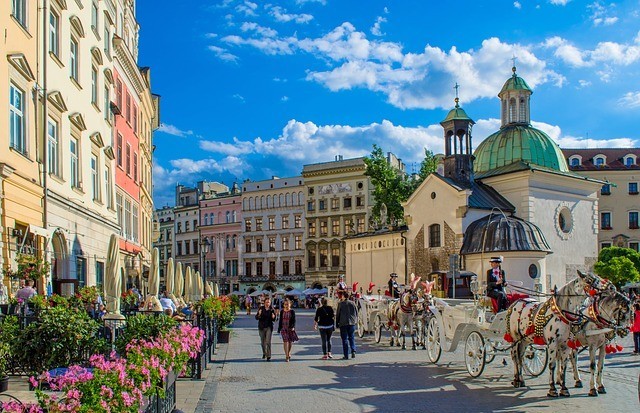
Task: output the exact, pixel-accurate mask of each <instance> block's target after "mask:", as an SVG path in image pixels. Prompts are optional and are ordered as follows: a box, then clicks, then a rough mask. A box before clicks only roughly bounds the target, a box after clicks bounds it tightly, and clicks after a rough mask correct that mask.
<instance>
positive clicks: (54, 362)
mask: <svg viewBox="0 0 640 413" xmlns="http://www.w3.org/2000/svg"><path fill="white" fill-rule="evenodd" d="M99 328H100V325H99V324H98V323H97V322H96V321H95V320H92V319H91V318H90V317H89V315H88V314H87V313H86V312H85V311H84V310H80V309H77V308H73V307H65V306H63V305H58V306H55V307H47V308H44V309H43V310H41V311H40V314H39V318H38V320H37V321H36V322H33V323H31V324H29V325H27V326H26V327H25V328H24V329H22V330H19V331H18V332H17V333H16V337H15V340H13V343H12V349H11V351H12V354H14V357H15V358H16V361H17V362H18V363H19V364H20V365H22V366H24V367H26V368H27V369H28V370H29V371H32V372H41V371H45V370H50V369H52V368H55V367H66V366H69V365H71V364H74V363H82V362H83V361H85V360H86V357H87V355H90V354H96V353H103V352H105V351H107V350H108V345H107V343H106V342H105V340H103V339H100V338H97V333H98V329H99Z"/></svg>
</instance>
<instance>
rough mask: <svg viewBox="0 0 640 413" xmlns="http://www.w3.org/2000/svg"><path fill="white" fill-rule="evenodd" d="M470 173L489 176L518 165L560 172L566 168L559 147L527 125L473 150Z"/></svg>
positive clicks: (503, 132) (506, 130)
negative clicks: (501, 169)
mask: <svg viewBox="0 0 640 413" xmlns="http://www.w3.org/2000/svg"><path fill="white" fill-rule="evenodd" d="M474 156H475V158H476V159H475V162H474V165H473V170H474V172H475V173H476V174H481V173H485V172H489V171H491V170H492V169H496V168H501V167H503V166H507V165H510V164H512V163H515V162H518V161H522V162H526V163H531V164H534V165H539V166H542V167H546V168H549V169H552V170H556V171H560V172H568V171H569V166H568V165H567V161H566V159H565V157H564V155H563V154H562V151H561V150H560V147H558V145H557V144H556V143H555V142H554V141H553V140H551V138H550V137H549V136H548V135H547V134H546V133H544V132H542V131H541V130H538V129H536V128H534V127H532V126H528V125H512V126H506V127H503V128H501V129H500V130H499V131H498V132H496V133H494V134H492V135H490V136H489V137H488V138H487V139H485V140H484V141H483V142H482V143H481V144H480V145H479V146H478V148H477V149H476V151H475V153H474Z"/></svg>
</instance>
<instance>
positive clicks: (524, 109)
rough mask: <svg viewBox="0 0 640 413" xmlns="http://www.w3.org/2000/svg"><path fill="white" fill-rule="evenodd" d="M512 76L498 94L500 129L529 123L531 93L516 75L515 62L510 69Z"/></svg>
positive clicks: (527, 86)
mask: <svg viewBox="0 0 640 413" xmlns="http://www.w3.org/2000/svg"><path fill="white" fill-rule="evenodd" d="M511 71H512V72H513V75H512V76H511V78H509V79H508V80H507V81H506V82H505V84H504V86H502V90H500V93H498V97H499V98H500V104H501V105H502V106H501V111H500V113H501V115H500V118H501V120H502V122H501V126H500V127H502V128H504V127H508V126H513V125H529V124H530V123H531V111H530V108H531V106H530V100H531V94H533V91H532V90H531V88H530V87H529V85H527V82H525V81H524V79H523V78H521V77H520V76H518V75H517V74H516V66H515V61H514V65H513V67H512V68H511Z"/></svg>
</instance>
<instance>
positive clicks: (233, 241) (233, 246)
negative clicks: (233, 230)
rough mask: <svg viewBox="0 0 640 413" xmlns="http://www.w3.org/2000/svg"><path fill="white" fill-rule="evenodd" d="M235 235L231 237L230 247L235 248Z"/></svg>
mask: <svg viewBox="0 0 640 413" xmlns="http://www.w3.org/2000/svg"><path fill="white" fill-rule="evenodd" d="M236 241H237V239H236V236H235V235H234V236H233V238H232V239H231V249H234V250H235V249H236Z"/></svg>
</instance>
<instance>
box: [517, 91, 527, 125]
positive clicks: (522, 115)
mask: <svg viewBox="0 0 640 413" xmlns="http://www.w3.org/2000/svg"><path fill="white" fill-rule="evenodd" d="M519 118H520V122H523V123H524V122H526V121H527V103H526V100H525V98H524V97H521V98H520V115H519Z"/></svg>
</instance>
